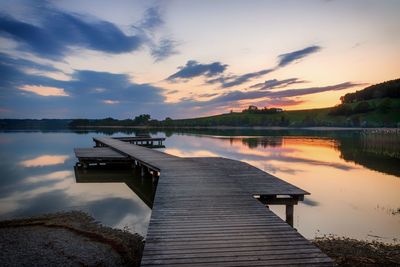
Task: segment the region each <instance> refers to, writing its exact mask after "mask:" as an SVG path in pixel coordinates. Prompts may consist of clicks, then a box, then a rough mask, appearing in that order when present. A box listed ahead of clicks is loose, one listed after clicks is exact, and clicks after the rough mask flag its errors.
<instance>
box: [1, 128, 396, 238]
mask: <svg viewBox="0 0 400 267" xmlns="http://www.w3.org/2000/svg"><path fill="white" fill-rule="evenodd" d="M98 133H101V134H103V131H98V132H80V133H79V134H77V133H73V132H14V133H0V177H1V179H0V218H10V217H18V216H29V215H36V214H39V213H47V212H56V211H61V210H71V209H80V210H84V211H87V212H89V213H90V214H92V215H93V216H94V217H95V218H96V220H98V221H100V222H102V223H104V224H106V225H109V226H112V227H119V228H125V227H127V228H129V229H130V230H131V231H136V232H139V233H141V234H145V233H146V228H147V224H148V221H149V218H150V214H151V209H150V208H149V207H151V203H152V196H153V195H152V194H153V192H154V188H155V187H154V184H153V182H152V181H151V179H145V180H141V179H136V178H135V177H132V175H133V176H134V174H133V173H132V171H130V170H128V171H127V170H122V171H117V172H115V171H107V170H99V171H96V170H94V172H93V170H87V171H83V172H76V173H74V168H73V166H74V165H75V162H76V159H75V157H74V155H73V151H72V149H73V148H74V147H87V146H90V145H91V144H92V137H93V136H96V135H97V134H98ZM106 133H107V134H109V135H117V136H121V135H124V134H138V133H140V134H145V133H148V134H151V135H152V136H167V137H168V138H167V140H166V142H165V145H166V147H167V148H166V149H161V150H164V151H166V152H168V153H171V154H174V155H177V156H184V157H190V156H193V157H199V156H206V157H209V156H222V157H227V158H232V159H237V160H242V161H245V162H247V163H249V164H252V165H254V166H256V167H258V168H260V169H262V170H265V171H267V172H269V173H272V174H274V175H275V176H277V177H279V178H281V179H283V180H286V181H288V182H290V183H292V184H294V185H296V186H299V187H301V188H303V189H304V190H306V191H309V192H311V194H312V195H311V196H309V197H308V196H307V197H306V198H305V201H304V202H302V203H301V204H299V205H298V206H297V207H296V209H295V227H296V228H297V229H298V230H299V232H300V233H301V234H303V235H305V236H306V237H308V238H313V237H314V236H315V235H316V234H317V233H318V234H319V235H322V234H329V233H333V234H338V235H344V236H349V237H354V238H361V239H368V238H373V236H379V237H381V238H382V240H383V241H386V242H392V241H393V238H397V239H400V231H399V229H400V214H399V213H398V210H399V208H400V195H399V192H400V179H399V176H400V168H399V166H400V159H399V158H400V157H399V151H400V138H399V134H398V133H397V134H394V135H387V134H384V135H379V134H378V135H377V134H376V133H373V134H372V135H368V134H367V133H365V132H362V131H342V132H340V131H304V130H295V131H287V130H284V131H266V130H233V131H232V130H210V129H204V130H198V131H193V130H186V131H182V132H174V131H167V132H160V131H157V130H152V131H150V132H146V131H145V130H140V132H139V131H136V130H134V129H132V130H126V129H124V130H113V129H108V130H107V131H106ZM27 139H29V140H35V142H25V141H26V140H27ZM45 157H50V158H45ZM22 162H25V164H22ZM75 174H76V177H75ZM77 182H78V183H77ZM271 209H273V210H274V212H276V213H277V214H278V215H280V216H281V217H282V218H284V208H283V207H280V206H271Z"/></svg>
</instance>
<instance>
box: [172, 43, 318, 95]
mask: <svg viewBox="0 0 400 267" xmlns="http://www.w3.org/2000/svg"><path fill="white" fill-rule="evenodd" d="M320 49H321V47H319V46H309V47H306V48H304V49H302V50H298V51H294V52H290V53H287V54H282V55H280V56H279V57H278V58H279V63H278V65H277V66H276V67H274V68H268V69H262V70H259V71H255V72H249V73H245V74H241V75H227V76H223V75H220V76H219V77H214V76H216V75H218V74H222V73H223V72H224V71H225V70H226V68H227V66H228V65H225V64H222V63H220V62H215V63H213V64H218V66H220V68H219V69H218V70H219V71H214V72H208V71H207V68H209V67H210V65H212V64H199V63H198V62H197V61H195V60H190V61H188V62H187V63H186V66H183V67H180V69H181V70H180V71H178V72H176V73H174V74H172V75H171V76H170V77H168V80H174V79H176V78H184V79H190V78H194V77H198V76H202V75H204V76H207V77H213V78H211V79H208V80H206V83H207V84H221V87H222V88H230V87H234V86H238V85H241V84H244V83H246V82H248V81H250V80H252V79H256V78H259V77H262V76H264V75H266V74H268V73H271V72H273V71H275V70H277V69H278V68H281V67H284V66H286V65H288V64H290V63H291V62H293V61H296V60H299V59H301V58H304V57H306V56H308V55H309V54H312V53H315V52H317V51H319V50H320ZM211 74H212V75H211ZM269 82H270V83H272V82H279V81H276V80H270V81H269ZM290 82H291V83H301V82H300V81H299V80H292V81H291V80H287V81H284V82H282V84H279V85H284V83H287V85H289V84H290ZM279 85H275V87H278V86H279ZM264 86H266V87H265V88H264V89H267V88H268V86H270V85H269V84H268V81H267V82H266V84H265V85H264ZM256 87H263V86H262V84H256V85H254V88H256ZM269 89H271V88H269Z"/></svg>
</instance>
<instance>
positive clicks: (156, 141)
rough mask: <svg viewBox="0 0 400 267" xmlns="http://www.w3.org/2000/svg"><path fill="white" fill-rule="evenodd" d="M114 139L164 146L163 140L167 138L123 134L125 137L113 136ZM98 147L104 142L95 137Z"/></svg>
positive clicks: (150, 145)
mask: <svg viewBox="0 0 400 267" xmlns="http://www.w3.org/2000/svg"><path fill="white" fill-rule="evenodd" d="M113 139H116V140H120V141H123V142H127V143H130V144H134V145H138V146H144V147H148V148H164V147H165V146H164V145H163V142H164V141H165V138H162V137H150V136H123V137H113ZM94 142H95V144H96V147H101V146H103V144H102V143H101V142H97V141H96V140H95V139H94Z"/></svg>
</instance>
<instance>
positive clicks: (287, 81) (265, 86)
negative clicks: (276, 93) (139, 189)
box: [250, 78, 306, 90]
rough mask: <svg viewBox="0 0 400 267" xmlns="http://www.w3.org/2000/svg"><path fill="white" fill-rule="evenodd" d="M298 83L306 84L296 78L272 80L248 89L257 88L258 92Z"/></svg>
mask: <svg viewBox="0 0 400 267" xmlns="http://www.w3.org/2000/svg"><path fill="white" fill-rule="evenodd" d="M299 83H306V81H303V80H299V79H298V78H289V79H284V80H277V79H272V80H267V81H265V82H263V83H257V84H254V85H252V86H250V88H259V90H269V89H280V88H284V87H287V86H289V85H292V84H299Z"/></svg>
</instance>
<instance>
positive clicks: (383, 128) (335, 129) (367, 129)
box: [70, 125, 400, 132]
mask: <svg viewBox="0 0 400 267" xmlns="http://www.w3.org/2000/svg"><path fill="white" fill-rule="evenodd" d="M102 128H108V129H166V130H179V129H186V130H187V129H217V130H242V129H243V130H277V131H279V130H310V131H390V132H400V128H390V127H381V128H378V127H375V128H368V127H328V126H321V127H277V126H274V127H268V126H179V127H175V126H163V127H159V126H109V125H103V126H101V125H97V126H78V127H75V128H70V129H72V130H74V129H76V130H77V129H86V130H90V129H102Z"/></svg>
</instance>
